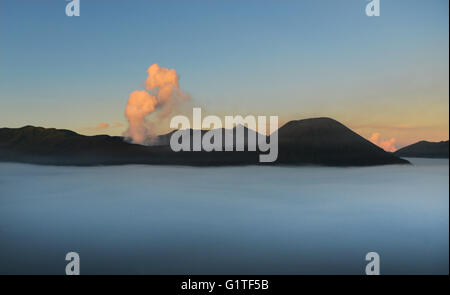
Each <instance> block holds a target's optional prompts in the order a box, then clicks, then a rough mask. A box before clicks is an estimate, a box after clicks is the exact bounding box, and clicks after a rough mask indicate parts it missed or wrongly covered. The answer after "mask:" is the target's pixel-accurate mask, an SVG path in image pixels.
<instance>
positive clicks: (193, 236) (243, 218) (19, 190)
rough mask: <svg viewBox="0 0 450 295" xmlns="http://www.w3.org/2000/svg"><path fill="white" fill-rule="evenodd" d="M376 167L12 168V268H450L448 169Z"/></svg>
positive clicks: (433, 164)
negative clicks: (373, 255) (375, 261)
mask: <svg viewBox="0 0 450 295" xmlns="http://www.w3.org/2000/svg"><path fill="white" fill-rule="evenodd" d="M409 160H411V161H412V163H414V165H413V166H379V167H370V168H324V167H254V166H249V167H228V168H193V167H169V166H136V165H132V166H111V167H52V166H33V165H24V164H12V163H0V273H2V274H13V273H24V274H28V273H54V274H64V273H65V266H66V263H67V262H66V261H65V255H66V253H67V252H69V251H75V252H78V253H79V254H80V258H81V263H80V264H81V273H82V274H103V273H108V274H109V273H114V274H116V273H117V274H119V273H132V274H208V273H220V274H245V273H251V274H257V273H263V274H317V273H319V274H322V273H324V274H336V273H345V274H348V273H350V274H364V269H365V265H366V261H365V260H364V258H365V255H366V253H368V252H371V251H375V252H378V253H379V255H380V260H381V273H382V274H394V273H395V274H398V273H401V274H432V273H433V274H435V273H439V274H448V271H449V266H448V262H449V227H448V225H449V181H448V177H449V162H448V160H442V159H441V160H430V159H409Z"/></svg>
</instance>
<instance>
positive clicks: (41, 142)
mask: <svg viewBox="0 0 450 295" xmlns="http://www.w3.org/2000/svg"><path fill="white" fill-rule="evenodd" d="M205 132H206V131H202V133H205ZM222 132H225V131H224V130H222ZM235 132H236V128H235V129H233V133H234V137H235V135H236V134H235ZM248 132H254V131H252V130H249V129H247V128H245V139H247V136H248ZM277 132H278V141H279V146H278V159H277V160H276V161H275V162H273V163H259V154H260V152H259V151H256V152H250V151H247V149H246V151H245V152H224V151H223V152H219V151H217V152H216V151H213V152H206V151H199V152H173V151H172V150H171V148H170V146H169V140H170V135H171V133H169V134H166V135H161V136H159V144H158V145H154V146H143V145H138V144H132V143H129V142H126V141H125V140H124V139H123V138H122V137H118V136H108V135H96V136H85V135H80V134H78V133H75V132H73V131H70V130H62V129H54V128H42V127H33V126H25V127H22V128H0V161H3V162H21V163H32V164H45V165H77V166H93V165H119V164H159V165H191V166H221V165H325V166H370V165H386V164H408V163H409V162H408V161H406V160H404V159H401V158H399V157H397V156H396V155H394V154H391V153H388V152H385V151H384V150H383V149H381V148H380V147H378V146H376V145H374V144H372V143H371V142H369V141H368V140H366V139H364V138H363V137H361V136H360V135H358V134H356V133H355V132H353V131H352V130H350V129H349V128H347V127H345V126H344V125H342V124H341V123H339V122H337V121H335V120H333V119H330V118H314V119H306V120H298V121H291V122H288V123H287V124H285V125H284V126H282V127H281V128H279V129H278V131H277ZM191 142H192V141H191Z"/></svg>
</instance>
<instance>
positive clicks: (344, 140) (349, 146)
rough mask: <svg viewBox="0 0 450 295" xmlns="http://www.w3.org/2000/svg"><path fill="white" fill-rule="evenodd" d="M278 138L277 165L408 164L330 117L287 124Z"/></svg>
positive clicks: (280, 131) (280, 130)
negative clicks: (278, 152)
mask: <svg viewBox="0 0 450 295" xmlns="http://www.w3.org/2000/svg"><path fill="white" fill-rule="evenodd" d="M278 135H279V145H280V155H279V156H278V161H279V162H280V163H286V164H297V163H312V164H322V165H332V166H347V165H348V163H351V165H353V166H365V165H383V164H403V163H408V161H406V160H403V159H400V158H398V157H396V156H393V155H390V154H389V153H387V152H385V151H384V150H383V149H381V148H380V147H378V146H376V145H374V144H373V143H371V142H370V141H368V140H366V139H365V138H363V137H361V136H360V135H358V134H356V133H355V132H353V131H352V130H350V129H349V128H347V127H345V126H344V125H342V124H341V123H339V122H337V121H335V120H333V119H330V118H314V119H305V120H297V121H290V122H288V123H287V124H286V125H284V126H282V127H281V128H280V129H279V134H278Z"/></svg>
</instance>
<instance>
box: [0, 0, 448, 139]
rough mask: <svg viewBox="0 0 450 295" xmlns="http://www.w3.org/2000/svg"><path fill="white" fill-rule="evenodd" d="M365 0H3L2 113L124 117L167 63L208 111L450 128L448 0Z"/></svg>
mask: <svg viewBox="0 0 450 295" xmlns="http://www.w3.org/2000/svg"><path fill="white" fill-rule="evenodd" d="M367 3H368V1H366V0H343V1H333V0H329V1H318V0H296V1H287V0H284V1H268V0H259V1H249V0H245V1H225V0H222V1H206V0H205V1H194V0H189V1H167V0H166V1H139V0H130V1H119V0H110V1H106V0H81V16H80V17H71V18H70V17H67V16H66V15H65V5H66V4H67V2H66V1H64V0H53V1H52V0H48V1H31V0H29V1H21V0H13V1H12V0H11V1H6V0H0V126H1V127H3V126H8V127H19V126H23V125H27V124H30V125H40V126H44V127H56V128H68V129H73V130H76V131H78V132H82V133H86V134H90V133H95V131H93V130H91V129H89V127H90V126H95V125H97V124H98V123H99V122H122V123H123V124H124V125H126V120H125V116H124V108H125V105H126V101H127V98H128V95H129V93H130V92H132V91H133V90H136V89H142V88H143V86H144V81H145V78H146V70H147V68H148V66H149V65H151V64H153V63H158V64H160V65H161V66H164V67H168V68H174V69H176V71H177V73H179V75H180V85H181V87H182V88H183V89H184V90H185V91H187V92H188V93H189V94H190V95H191V96H192V98H193V103H194V104H195V105H198V106H202V107H203V108H204V109H206V110H207V112H209V113H213V114H218V115H221V114H234V113H239V114H243V115H244V114H255V115H257V114H266V115H269V114H270V115H279V116H280V120H281V121H287V120H290V119H301V118H306V117H312V116H329V117H333V118H335V119H337V120H339V121H341V122H343V123H345V124H347V125H349V126H350V127H352V128H354V129H357V131H358V132H360V133H361V134H363V135H365V136H369V135H370V134H371V133H373V132H380V133H382V135H383V136H386V137H392V136H395V137H396V138H399V142H400V144H406V143H409V142H410V141H414V140H416V139H419V137H425V136H428V139H430V140H438V139H448V64H449V60H448V49H449V43H448V1H447V0H409V1H407V0H381V16H380V17H371V18H369V17H367V16H366V15H365V12H364V9H365V5H366V4H367ZM124 128H125V127H124ZM399 130H400V131H399ZM121 132H123V128H122V129H121V128H115V129H110V130H104V131H103V132H101V133H109V134H120V133H121Z"/></svg>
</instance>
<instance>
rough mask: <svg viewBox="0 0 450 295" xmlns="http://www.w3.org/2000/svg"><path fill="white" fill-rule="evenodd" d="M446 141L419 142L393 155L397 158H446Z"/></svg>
mask: <svg viewBox="0 0 450 295" xmlns="http://www.w3.org/2000/svg"><path fill="white" fill-rule="evenodd" d="M448 151H449V149H448V140H447V141H441V142H429V141H424V140H422V141H419V142H416V143H414V144H411V145H408V146H405V147H404V148H401V149H399V150H398V151H396V152H395V153H394V155H396V156H398V157H411V158H448V154H449V153H448Z"/></svg>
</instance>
